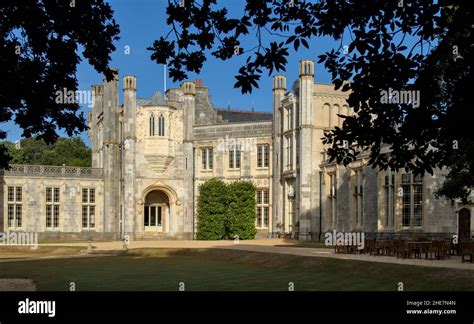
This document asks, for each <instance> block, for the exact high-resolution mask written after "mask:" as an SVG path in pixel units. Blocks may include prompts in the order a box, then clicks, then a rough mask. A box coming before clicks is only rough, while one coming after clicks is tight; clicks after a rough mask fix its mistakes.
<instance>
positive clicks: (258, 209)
mask: <svg viewBox="0 0 474 324" xmlns="http://www.w3.org/2000/svg"><path fill="white" fill-rule="evenodd" d="M261 224H262V208H261V207H258V208H257V227H260V226H262V225H261Z"/></svg>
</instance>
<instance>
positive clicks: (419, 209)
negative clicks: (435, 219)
mask: <svg viewBox="0 0 474 324" xmlns="http://www.w3.org/2000/svg"><path fill="white" fill-rule="evenodd" d="M422 191H423V188H422V186H421V185H415V186H413V203H414V209H413V213H414V215H413V216H414V226H421V225H422V217H423V194H422Z"/></svg>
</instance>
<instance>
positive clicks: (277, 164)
mask: <svg viewBox="0 0 474 324" xmlns="http://www.w3.org/2000/svg"><path fill="white" fill-rule="evenodd" d="M285 93H286V77H285V76H283V75H276V76H274V77H273V144H272V150H273V151H272V154H273V155H272V161H273V163H272V168H273V170H272V171H273V182H272V185H273V193H272V199H273V202H272V203H273V209H272V211H273V215H272V218H273V222H272V225H273V228H272V229H271V231H272V233H276V232H277V231H279V228H277V227H276V226H277V224H279V223H280V224H281V223H283V216H284V215H283V196H282V195H283V179H282V173H283V169H282V168H283V151H282V143H281V134H282V131H283V129H282V120H283V118H282V116H281V114H282V110H281V101H282V100H283V98H284V96H285Z"/></svg>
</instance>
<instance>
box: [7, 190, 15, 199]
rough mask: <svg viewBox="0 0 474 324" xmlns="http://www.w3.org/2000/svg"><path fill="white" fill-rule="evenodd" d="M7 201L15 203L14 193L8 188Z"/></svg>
mask: <svg viewBox="0 0 474 324" xmlns="http://www.w3.org/2000/svg"><path fill="white" fill-rule="evenodd" d="M8 201H15V191H14V188H13V187H8Z"/></svg>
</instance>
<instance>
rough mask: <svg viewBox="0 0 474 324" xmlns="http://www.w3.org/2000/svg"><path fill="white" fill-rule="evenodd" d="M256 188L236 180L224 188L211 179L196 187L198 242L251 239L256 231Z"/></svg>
mask: <svg viewBox="0 0 474 324" xmlns="http://www.w3.org/2000/svg"><path fill="white" fill-rule="evenodd" d="M255 192H256V189H255V185H254V184H253V183H252V182H249V181H236V182H232V183H230V184H228V185H226V184H225V183H224V182H223V181H222V180H218V179H211V180H208V181H206V182H205V183H203V184H201V185H200V186H199V198H198V206H197V218H198V225H197V239H198V240H222V239H234V238H235V237H236V236H238V237H239V239H244V240H248V239H253V238H255V234H256V233H257V230H256V228H255V217H256V215H255V211H256V200H255Z"/></svg>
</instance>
